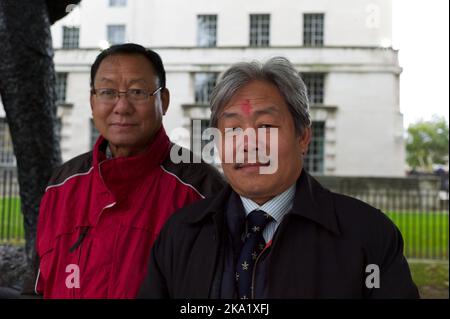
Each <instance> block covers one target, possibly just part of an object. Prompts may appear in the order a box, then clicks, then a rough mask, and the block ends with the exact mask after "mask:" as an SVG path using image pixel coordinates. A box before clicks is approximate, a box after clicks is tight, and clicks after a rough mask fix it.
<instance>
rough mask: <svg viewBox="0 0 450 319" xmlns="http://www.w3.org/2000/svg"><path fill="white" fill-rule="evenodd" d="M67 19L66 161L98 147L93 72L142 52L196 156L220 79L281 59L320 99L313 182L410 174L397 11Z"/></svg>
mask: <svg viewBox="0 0 450 319" xmlns="http://www.w3.org/2000/svg"><path fill="white" fill-rule="evenodd" d="M72 9H73V10H72ZM68 10H72V12H71V13H70V14H69V15H67V16H66V17H65V18H64V19H62V20H60V21H58V22H57V23H56V24H55V25H54V26H53V27H52V35H53V42H54V47H55V66H56V71H57V94H58V105H59V107H58V116H59V118H60V122H61V148H62V152H63V154H62V155H63V160H68V159H70V158H71V157H74V156H76V155H78V154H80V153H82V152H85V151H87V150H89V149H90V148H91V147H92V145H93V142H94V141H95V138H96V136H97V132H96V130H95V128H94V127H93V124H92V119H91V110H90V105H89V70H90V65H91V64H92V62H93V61H94V59H95V57H96V56H97V54H98V53H99V52H100V48H104V47H107V46H108V45H110V44H116V43H123V42H136V43H139V44H141V45H144V46H146V47H149V48H152V49H154V50H155V51H157V52H158V53H159V54H160V55H161V57H162V59H163V61H164V64H165V67H166V72H167V87H168V88H169V90H170V92H171V103H170V106H169V111H168V113H167V114H166V116H165V117H164V125H165V127H166V130H167V132H168V134H169V136H171V138H172V139H173V140H174V141H175V142H178V143H180V144H182V145H183V146H187V147H190V144H191V139H192V138H191V137H192V136H193V135H195V133H194V134H190V133H189V132H191V128H192V123H193V121H194V120H199V121H200V122H199V123H201V127H202V128H206V127H208V124H209V122H208V119H209V115H210V111H209V107H208V100H209V95H210V93H211V90H212V88H213V87H214V85H215V82H216V80H217V77H218V76H219V74H220V73H221V72H223V71H224V70H226V69H227V68H228V67H229V66H230V65H231V64H232V63H235V62H239V61H251V60H260V61H264V60H267V59H269V58H270V57H273V56H278V55H281V56H284V57H286V58H288V59H289V60H290V61H291V62H292V63H293V64H294V65H295V67H296V68H297V70H298V72H299V73H301V75H302V77H303V79H304V80H305V83H306V84H307V86H308V90H309V98H310V102H311V116H312V120H313V141H312V143H311V146H310V151H309V153H308V156H307V161H306V167H307V169H308V170H309V171H310V172H312V173H315V174H324V175H339V176H396V177H400V176H404V174H405V150H404V149H405V148H404V138H403V118H402V114H401V113H400V109H399V76H400V73H401V68H400V66H399V63H398V54H397V51H395V50H393V49H392V48H391V38H392V35H391V33H392V30H391V29H392V24H391V20H392V16H391V14H392V12H391V11H392V10H391V1H390V0H340V1H328V0H301V1H299V0H281V1H276V0H246V1H237V0H226V1H224V0H222V1H219V0H191V1H183V0H83V1H82V2H81V5H79V6H78V7H73V8H68ZM0 136H2V135H1V134H0ZM0 142H1V141H0Z"/></svg>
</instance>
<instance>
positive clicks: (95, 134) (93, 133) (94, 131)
mask: <svg viewBox="0 0 450 319" xmlns="http://www.w3.org/2000/svg"><path fill="white" fill-rule="evenodd" d="M89 123H90V132H91V134H90V136H91V149H93V148H94V145H95V142H97V139H98V137H99V136H100V132H99V131H98V130H97V128H96V127H95V124H94V120H93V119H90V121H89Z"/></svg>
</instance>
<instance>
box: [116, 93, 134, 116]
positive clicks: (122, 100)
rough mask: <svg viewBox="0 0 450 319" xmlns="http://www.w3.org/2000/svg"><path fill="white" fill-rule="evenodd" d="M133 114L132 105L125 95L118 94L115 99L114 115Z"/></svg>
mask: <svg viewBox="0 0 450 319" xmlns="http://www.w3.org/2000/svg"><path fill="white" fill-rule="evenodd" d="M132 112H133V105H132V103H130V101H129V100H128V98H127V95H126V93H124V92H120V93H119V96H118V97H117V102H116V104H115V105H114V113H118V114H128V113H132Z"/></svg>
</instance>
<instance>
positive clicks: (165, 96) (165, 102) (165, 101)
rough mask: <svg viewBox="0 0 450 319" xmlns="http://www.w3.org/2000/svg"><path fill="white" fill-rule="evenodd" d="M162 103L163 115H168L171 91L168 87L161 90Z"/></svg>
mask: <svg viewBox="0 0 450 319" xmlns="http://www.w3.org/2000/svg"><path fill="white" fill-rule="evenodd" d="M161 103H162V111H163V115H166V113H167V109H168V108H169V103H170V92H169V89H168V88H164V89H163V90H162V91H161Z"/></svg>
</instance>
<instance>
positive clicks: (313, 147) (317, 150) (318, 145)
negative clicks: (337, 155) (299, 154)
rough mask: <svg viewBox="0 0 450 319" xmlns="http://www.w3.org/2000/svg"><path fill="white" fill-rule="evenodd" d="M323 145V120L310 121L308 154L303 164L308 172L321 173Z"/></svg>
mask: <svg viewBox="0 0 450 319" xmlns="http://www.w3.org/2000/svg"><path fill="white" fill-rule="evenodd" d="M324 146H325V122H313V123H312V137H311V143H310V144H309V149H308V154H306V156H305V160H304V163H303V166H304V167H305V169H306V170H307V171H308V172H309V173H319V174H321V173H323V167H324V154H325V151H324V148H325V147H324Z"/></svg>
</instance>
